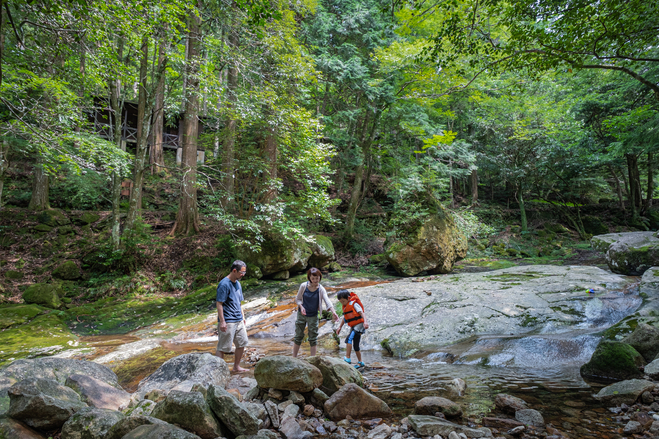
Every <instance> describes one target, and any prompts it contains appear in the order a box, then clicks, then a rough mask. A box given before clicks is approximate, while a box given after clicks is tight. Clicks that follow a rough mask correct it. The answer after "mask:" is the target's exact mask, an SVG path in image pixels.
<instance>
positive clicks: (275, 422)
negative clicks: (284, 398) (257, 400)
mask: <svg viewBox="0 0 659 439" xmlns="http://www.w3.org/2000/svg"><path fill="white" fill-rule="evenodd" d="M263 406H264V407H265V410H266V411H267V412H268V416H269V417H270V422H271V423H272V426H273V427H274V428H279V409H278V408H277V404H275V403H274V402H272V401H266V402H265V403H264V404H263Z"/></svg>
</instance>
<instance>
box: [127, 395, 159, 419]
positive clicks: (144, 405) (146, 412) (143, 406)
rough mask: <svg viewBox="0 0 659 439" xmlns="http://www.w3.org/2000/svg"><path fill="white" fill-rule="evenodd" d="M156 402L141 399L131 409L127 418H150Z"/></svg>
mask: <svg viewBox="0 0 659 439" xmlns="http://www.w3.org/2000/svg"><path fill="white" fill-rule="evenodd" d="M156 404H157V403H156V402H155V401H151V400H150V399H143V400H142V401H140V402H138V403H137V405H135V407H133V408H131V409H130V410H129V411H128V412H127V413H126V414H127V415H128V416H151V413H152V412H153V409H154V408H155V407H156Z"/></svg>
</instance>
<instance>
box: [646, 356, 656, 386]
mask: <svg viewBox="0 0 659 439" xmlns="http://www.w3.org/2000/svg"><path fill="white" fill-rule="evenodd" d="M645 373H646V374H647V375H648V376H649V377H650V378H652V379H653V380H655V381H657V380H659V358H658V359H656V360H654V361H653V362H652V363H650V364H648V365H647V366H645Z"/></svg>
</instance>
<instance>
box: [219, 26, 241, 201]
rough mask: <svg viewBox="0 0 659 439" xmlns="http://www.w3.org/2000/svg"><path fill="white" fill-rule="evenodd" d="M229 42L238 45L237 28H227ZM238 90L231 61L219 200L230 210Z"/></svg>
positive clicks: (235, 65) (232, 188) (233, 177)
mask: <svg viewBox="0 0 659 439" xmlns="http://www.w3.org/2000/svg"><path fill="white" fill-rule="evenodd" d="M229 44H230V45H231V47H232V48H233V49H234V50H237V49H238V47H239V45H240V39H239V38H238V29H237V28H235V27H234V28H232V29H230V30H229ZM237 90H238V66H237V64H236V62H235V61H234V62H231V63H230V64H229V68H228V69H227V110H228V111H227V114H229V115H230V117H229V120H227V122H226V137H225V138H224V148H223V151H222V179H221V184H222V188H223V189H224V194H225V195H224V197H223V198H222V200H221V204H222V207H224V209H225V210H228V211H231V210H233V207H234V197H235V178H236V176H235V165H234V161H235V145H236V128H237V126H238V121H237V120H236V119H235V116H234V114H233V112H234V111H235V109H236V92H237Z"/></svg>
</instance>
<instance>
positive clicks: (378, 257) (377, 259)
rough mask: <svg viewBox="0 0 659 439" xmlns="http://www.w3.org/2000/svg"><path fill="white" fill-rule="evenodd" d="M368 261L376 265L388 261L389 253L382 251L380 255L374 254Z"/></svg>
mask: <svg viewBox="0 0 659 439" xmlns="http://www.w3.org/2000/svg"><path fill="white" fill-rule="evenodd" d="M368 262H369V263H371V264H374V265H379V264H383V263H385V262H387V255H385V254H384V253H380V254H379V255H372V256H369V257H368Z"/></svg>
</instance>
